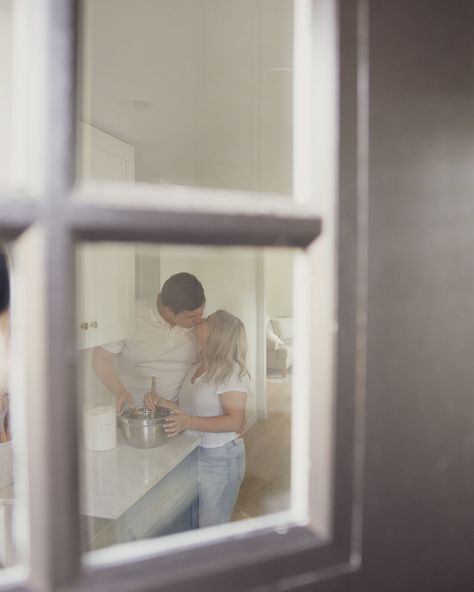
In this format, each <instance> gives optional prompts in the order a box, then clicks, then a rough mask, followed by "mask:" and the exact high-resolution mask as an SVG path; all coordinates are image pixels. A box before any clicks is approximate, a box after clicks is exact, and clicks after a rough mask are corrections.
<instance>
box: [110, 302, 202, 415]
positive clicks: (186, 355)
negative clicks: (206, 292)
mask: <svg viewBox="0 0 474 592" xmlns="http://www.w3.org/2000/svg"><path fill="white" fill-rule="evenodd" d="M135 314H136V326H135V336H134V337H132V338H129V339H124V340H122V341H117V342H115V343H109V344H106V345H103V346H102V347H103V348H104V349H106V350H107V351H109V352H112V353H115V354H119V355H118V356H117V357H116V358H115V360H114V363H115V368H116V371H117V374H118V377H119V379H120V382H121V383H122V384H123V386H124V387H125V388H126V389H127V391H128V392H129V393H131V395H132V396H133V398H134V402H135V405H137V406H141V405H143V397H144V396H145V395H146V393H147V392H149V391H150V390H151V380H152V378H153V377H155V378H156V392H157V393H158V394H159V395H160V396H161V397H164V398H165V399H168V400H171V401H176V400H177V399H178V395H179V392H180V390H181V385H182V383H183V380H184V377H185V376H186V373H187V371H188V369H189V368H190V366H191V364H193V363H194V362H195V361H196V358H197V352H198V344H197V341H196V338H195V337H194V334H193V331H192V329H185V328H184V327H178V326H177V325H175V326H174V327H171V326H170V325H169V324H168V323H167V322H166V321H165V320H164V319H163V318H162V317H161V316H160V314H159V312H158V308H157V305H156V301H155V300H154V299H153V298H146V299H142V300H138V301H137V303H136V309H135Z"/></svg>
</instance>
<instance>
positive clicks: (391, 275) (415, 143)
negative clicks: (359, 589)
mask: <svg viewBox="0 0 474 592" xmlns="http://www.w3.org/2000/svg"><path fill="white" fill-rule="evenodd" d="M473 8H474V3H473V2H472V1H470V0H449V1H438V0H414V1H413V0H411V1H408V0H402V1H400V0H397V1H393V0H374V1H372V2H371V6H370V31H371V34H370V45H371V47H370V76H371V83H370V93H371V97H370V101H371V102H370V130H371V131H370V188H369V189H370V209H369V333H368V348H369V350H368V351H369V355H368V392H367V395H368V425H367V427H368V436H367V458H368V472H367V482H366V522H365V528H366V532H365V548H364V568H365V572H366V578H364V580H365V582H366V585H364V586H363V589H364V590H374V591H377V592H380V591H383V592H390V591H392V590H393V591H394V592H395V591H397V592H399V591H402V590H403V591H416V592H422V591H425V590H426V591H429V592H435V591H438V590H439V591H448V590H449V591H451V590H452V591H456V592H461V591H466V592H467V591H472V590H474V110H473V101H474V98H473V97H474V95H473V90H474V89H473V86H474V72H473V59H474V28H473V22H474V18H473V17H474V11H473ZM367 585H368V586H367Z"/></svg>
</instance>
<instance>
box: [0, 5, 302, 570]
mask: <svg viewBox="0 0 474 592" xmlns="http://www.w3.org/2000/svg"><path fill="white" fill-rule="evenodd" d="M275 4H277V5H278V10H275ZM8 6H9V3H6V2H3V3H2V11H3V10H4V11H5V15H7V8H8ZM82 8H83V29H82V35H81V78H80V97H79V105H80V106H79V121H78V138H79V140H78V188H79V191H82V190H83V189H84V192H85V193H87V192H88V194H89V195H94V188H99V189H100V188H103V187H104V184H105V183H112V184H113V186H114V187H117V186H118V185H120V184H127V185H130V184H134V183H137V184H138V183H139V184H142V187H145V185H143V184H153V185H158V186H159V188H160V189H161V190H162V194H163V196H164V199H166V200H168V201H169V202H171V203H176V204H177V205H178V206H179V204H180V203H181V202H180V200H181V196H182V195H183V193H184V194H185V187H186V186H193V187H200V188H202V194H201V195H202V199H203V200H206V201H207V202H209V203H211V202H212V201H213V200H222V199H225V197H228V199H229V202H230V201H232V200H233V199H234V198H233V195H234V194H233V193H232V192H233V191H252V192H254V194H255V193H256V192H261V194H262V200H263V199H264V196H265V194H266V193H272V194H278V195H280V196H281V199H282V200H287V199H290V197H289V195H290V193H291V191H292V133H293V129H292V84H293V80H292V52H293V48H292V44H293V36H292V26H293V21H292V19H293V2H292V1H288V0H278V1H277V2H275V0H244V1H239V2H234V1H232V0H200V1H199V2H196V0H180V1H179V2H176V1H175V0H155V1H149V0H101V1H100V2H94V0H87V1H84V2H82ZM2 14H3V13H2ZM112 14H113V15H114V18H111V15H112ZM6 22H7V21H6V20H5V19H3V20H2V26H4V24H5V23H6ZM3 98H4V97H2V99H3ZM3 123H5V122H2V124H3ZM5 125H7V124H6V123H5ZM4 162H6V160H5V161H4ZM86 189H87V191H85V190H86ZM222 190H225V192H226V193H223V192H222ZM144 191H145V193H146V188H145V190H144ZM100 194H101V193H100V191H98V192H97V195H100ZM112 195H113V192H112ZM137 195H138V193H137ZM223 195H224V196H225V197H224V198H223V197H222V196H223ZM97 199H98V198H97ZM188 205H189V204H188ZM191 207H192V206H191ZM293 264H294V253H293V252H292V251H291V250H289V249H284V248H275V249H256V248H248V247H238V248H237V247H226V248H222V247H206V246H196V245H166V244H159V245H155V244H146V243H136V244H131V243H82V244H80V245H79V246H78V248H77V286H78V288H77V359H78V385H79V386H78V393H79V396H80V401H79V403H80V407H79V408H80V409H81V412H82V417H81V422H80V435H81V450H80V452H79V454H80V457H81V466H82V477H81V487H82V492H83V495H82V514H83V516H84V529H83V531H84V532H83V537H84V539H83V547H84V550H85V551H89V550H95V549H100V548H104V547H108V546H110V545H113V544H116V543H124V542H129V541H133V540H137V539H142V538H149V537H156V536H164V535H167V534H174V533H178V532H183V531H186V530H193V529H195V528H196V526H197V516H196V514H197V495H198V494H197V464H196V455H197V446H198V439H197V438H192V437H190V436H187V435H179V436H177V437H176V438H172V439H171V438H168V439H166V441H162V442H160V444H159V445H157V446H154V447H151V448H141V447H137V446H136V445H131V444H130V442H129V441H127V439H126V436H125V434H124V428H123V422H121V421H120V418H117V415H116V409H115V400H114V398H113V395H112V394H111V393H110V392H109V391H108V390H107V389H106V387H105V386H104V385H103V384H102V383H101V382H100V380H99V379H98V378H97V376H96V375H95V373H94V371H93V369H92V366H91V355H92V351H93V348H94V347H96V346H100V345H103V344H108V343H112V342H116V341H119V340H122V339H126V338H127V337H131V336H133V334H134V330H135V317H134V314H135V303H136V300H137V299H140V298H156V296H157V294H158V293H159V292H160V290H161V287H162V285H163V282H164V281H165V280H166V279H167V278H168V277H170V276H171V275H173V274H174V273H178V272H183V271H185V272H189V273H192V274H194V275H195V276H196V277H198V279H199V280H200V281H201V282H202V284H203V286H204V289H205V293H206V308H205V313H204V314H205V315H206V316H207V315H209V314H211V313H212V312H214V311H215V310H217V309H225V310H228V311H229V312H231V313H232V314H234V315H236V316H238V317H239V318H240V319H241V320H242V321H243V323H244V325H245V328H246V333H247V339H248V357H247V363H248V368H249V371H250V375H251V396H250V397H249V398H248V401H247V408H246V430H245V434H244V435H243V438H244V441H245V444H246V451H247V469H246V473H245V478H244V481H243V483H242V486H241V490H240V493H239V497H238V500H237V503H236V506H235V510H234V514H233V518H232V519H233V520H234V521H237V520H243V519H250V518H258V517H259V516H264V515H267V514H269V513H273V512H279V511H284V510H285V509H287V508H288V506H289V499H290V468H291V467H290V453H291V447H290V419H291V374H292V316H293V312H292V290H293V281H292V278H293ZM14 274H15V270H14V269H13V277H14ZM12 408H13V413H14V402H13V404H12ZM1 499H2V504H3V506H2V508H9V510H8V511H9V512H10V513H11V511H12V510H11V509H12V508H14V484H13V483H9V484H6V485H5V486H4V487H3V488H2V490H1ZM2 512H3V513H2V516H3V515H4V514H5V512H4V510H3V509H2ZM10 523H11V516H10V517H9V518H8V519H7V518H4V519H3V523H2V524H0V528H1V529H2V530H3V531H6V530H7V529H8V528H10ZM10 538H11V536H10V535H9V533H8V532H3V534H2V540H4V541H7V542H8V541H9V539H10ZM6 544H7V543H4V546H5V545H6ZM2 555H3V557H2V558H1V561H2V562H3V564H4V565H9V564H12V563H14V561H15V559H14V552H12V551H11V549H8V553H7V552H4V553H3V554H2Z"/></svg>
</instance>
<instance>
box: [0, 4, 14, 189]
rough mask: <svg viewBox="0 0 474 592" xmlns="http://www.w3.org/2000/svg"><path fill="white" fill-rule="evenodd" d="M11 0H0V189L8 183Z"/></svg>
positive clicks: (9, 153)
mask: <svg viewBox="0 0 474 592" xmlns="http://www.w3.org/2000/svg"><path fill="white" fill-rule="evenodd" d="M11 60H12V0H1V2H0V138H1V141H0V190H1V189H2V188H4V187H5V186H7V185H9V184H10V169H11V142H10V137H11V120H12V104H11V101H12V80H11V75H12V70H11Z"/></svg>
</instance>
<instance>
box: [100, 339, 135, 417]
mask: <svg viewBox="0 0 474 592" xmlns="http://www.w3.org/2000/svg"><path fill="white" fill-rule="evenodd" d="M116 355H117V354H114V353H112V352H109V351H107V350H106V349H104V348H103V347H95V348H94V351H93V353H92V367H93V368H94V371H95V373H96V374H97V376H98V377H99V378H100V380H101V381H102V383H103V384H104V385H105V386H106V387H107V388H108V389H109V391H110V392H111V393H113V394H114V396H115V398H116V399H117V409H118V411H120V410H121V409H122V407H123V406H124V405H125V404H126V403H128V405H130V406H131V407H133V405H134V403H133V397H132V395H131V394H130V393H129V392H128V391H127V389H126V388H125V387H124V386H123V384H122V383H121V382H120V380H119V377H118V376H117V373H116V371H115V366H114V358H115V356H116Z"/></svg>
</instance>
